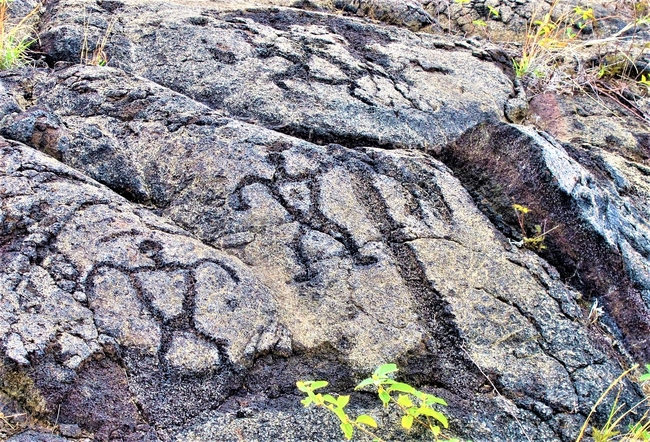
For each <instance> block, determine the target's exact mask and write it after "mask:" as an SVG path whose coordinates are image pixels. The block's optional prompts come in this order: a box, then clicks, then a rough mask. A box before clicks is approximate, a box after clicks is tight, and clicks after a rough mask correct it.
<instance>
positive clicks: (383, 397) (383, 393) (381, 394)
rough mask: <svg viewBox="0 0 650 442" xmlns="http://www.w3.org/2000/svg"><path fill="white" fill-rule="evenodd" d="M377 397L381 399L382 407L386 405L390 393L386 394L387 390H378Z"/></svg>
mask: <svg viewBox="0 0 650 442" xmlns="http://www.w3.org/2000/svg"><path fill="white" fill-rule="evenodd" d="M379 399H381V401H382V402H383V403H384V407H387V406H388V403H389V402H390V394H388V392H387V391H380V392H379Z"/></svg>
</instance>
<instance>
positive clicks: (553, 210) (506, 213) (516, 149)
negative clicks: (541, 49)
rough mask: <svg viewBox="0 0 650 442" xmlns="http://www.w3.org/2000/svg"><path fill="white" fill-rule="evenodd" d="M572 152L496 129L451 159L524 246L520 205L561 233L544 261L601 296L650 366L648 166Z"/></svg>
mask: <svg viewBox="0 0 650 442" xmlns="http://www.w3.org/2000/svg"><path fill="white" fill-rule="evenodd" d="M615 133H616V132H615ZM628 135H630V136H631V134H630V133H628ZM592 139H593V140H594V142H595V143H597V142H598V138H592ZM566 146H567V149H566V150H565V148H564V147H563V146H561V145H559V144H558V143H557V142H555V141H553V140H552V139H550V138H549V137H548V136H546V137H544V136H543V134H538V133H537V132H536V131H534V130H533V129H530V128H525V127H521V126H508V125H497V126H489V125H488V126H479V127H477V128H475V129H473V130H472V131H469V132H468V133H467V134H466V135H464V136H463V137H462V138H461V139H460V140H459V141H458V142H457V143H454V144H452V145H450V146H449V147H448V148H447V150H446V151H445V152H443V158H444V159H445V160H446V161H447V162H448V164H449V165H450V166H451V167H453V168H454V169H455V170H456V171H457V173H458V174H459V176H461V177H462V179H463V180H464V181H465V182H466V185H467V186H468V188H469V189H470V190H471V192H472V193H474V195H475V196H476V197H477V199H479V200H480V201H482V202H483V208H484V210H485V211H486V212H487V213H488V214H489V215H490V217H491V218H492V219H493V220H494V221H495V223H496V224H498V225H499V224H500V225H501V227H502V228H503V229H504V231H506V232H508V234H510V235H513V236H515V237H521V232H517V231H516V230H513V228H512V227H508V226H507V225H505V223H507V222H509V223H510V226H517V224H518V223H517V221H516V219H514V218H515V216H514V210H513V209H512V207H511V204H512V202H513V201H516V202H517V203H518V204H522V205H524V206H527V207H529V208H532V209H533V211H534V212H533V213H531V216H530V217H531V219H530V220H529V223H533V222H536V223H540V222H541V220H544V222H545V223H546V225H547V226H548V227H547V229H550V228H551V226H553V227H554V226H558V227H557V229H556V230H557V231H556V232H553V233H549V235H548V238H547V242H548V247H549V252H547V255H546V256H547V257H548V259H549V260H551V261H552V262H553V263H554V264H555V265H556V266H558V268H559V269H560V270H561V272H562V273H563V276H564V277H565V278H569V279H571V278H573V282H574V284H576V286H577V287H582V288H583V290H584V291H585V292H587V293H589V292H592V293H597V294H600V295H601V296H602V298H600V302H601V303H603V304H604V305H605V307H606V308H607V310H608V311H609V313H610V314H611V315H612V316H613V318H614V320H615V326H616V327H618V328H620V332H621V333H622V334H623V336H624V337H625V338H626V340H627V342H628V346H629V348H630V349H631V350H632V351H633V352H634V353H635V355H636V357H637V358H638V359H640V360H646V359H648V358H650V353H649V352H650V345H649V341H648V339H649V338H648V336H649V334H650V320H649V319H648V318H649V317H650V303H648V296H647V293H648V288H649V285H648V281H649V280H648V274H649V273H648V259H650V225H649V224H648V221H647V220H648V218H647V207H648V205H649V203H650V198H649V195H650V194H648V193H647V189H648V183H649V181H648V179H647V176H644V174H643V173H639V171H640V170H643V168H644V167H646V166H645V165H644V162H645V160H644V159H643V158H636V161H635V159H633V158H630V151H633V150H632V149H629V148H628V149H625V148H623V149H621V150H622V152H616V151H614V152H612V150H613V149H611V148H609V149H607V150H605V149H603V148H598V147H594V148H593V150H592V151H591V152H589V153H588V154H587V153H584V150H585V147H586V146H585V145H583V146H582V147H575V146H573V145H571V144H568V143H567V144H566ZM632 146H633V147H636V146H637V143H636V140H634V142H633V143H632ZM567 150H568V151H567ZM568 152H571V153H572V154H573V156H574V157H575V158H573V157H572V156H571V155H570V154H569V153H568ZM626 156H628V158H625V157H626ZM590 157H591V158H593V159H591V158H590ZM598 158H599V159H598ZM578 160H582V161H583V164H581V163H579V162H578ZM594 163H595V164H594ZM596 165H599V166H600V167H598V166H596ZM594 166H596V167H594ZM625 183H627V187H626V184H625ZM631 183H634V184H631ZM632 188H633V189H634V190H632ZM626 189H627V190H626ZM515 198H516V199H515ZM532 217H535V219H532ZM530 227H531V226H530V224H529V225H528V227H527V228H530ZM517 228H518V227H515V229H517ZM530 232H532V230H530V231H529V233H528V234H529V235H531V233H530ZM590 302H594V300H590Z"/></svg>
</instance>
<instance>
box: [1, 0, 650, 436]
mask: <svg viewBox="0 0 650 442" xmlns="http://www.w3.org/2000/svg"><path fill="white" fill-rule="evenodd" d="M287 6H290V5H286V4H282V3H281V2H280V1H278V2H268V3H265V2H259V3H256V4H254V5H243V6H242V5H238V4H236V3H232V4H218V5H215V4H212V3H210V2H193V1H192V2H187V1H186V2H182V4H181V3H178V4H174V3H153V2H149V1H147V2H142V1H136V0H129V1H107V0H103V1H101V2H91V1H87V0H60V1H59V2H57V3H52V4H49V5H48V6H47V12H46V14H45V15H44V16H43V18H42V25H41V29H42V34H41V42H42V49H43V51H44V52H45V53H46V58H47V61H48V62H49V63H50V64H52V65H53V66H54V65H56V66H57V67H56V68H40V69H24V70H20V71H13V72H9V73H7V74H3V75H2V76H1V77H0V79H1V84H2V88H0V109H2V113H1V114H0V115H1V117H0V135H2V137H4V138H2V139H1V141H0V143H1V144H0V197H1V200H0V232H1V235H2V236H1V237H0V251H1V253H0V260H1V261H0V302H1V303H2V305H3V308H2V310H1V311H0V343H1V345H0V354H1V356H2V359H3V365H2V366H0V380H1V381H2V383H1V384H0V392H2V396H0V399H3V400H6V401H10V402H13V403H14V404H15V406H16V407H20V408H22V409H24V410H25V411H27V412H28V413H29V414H30V415H33V416H34V418H36V419H39V420H42V421H44V422H49V423H53V422H55V421H56V422H57V423H58V424H60V425H61V427H60V433H61V436H42V437H43V440H66V438H67V439H70V440H72V439H74V438H78V437H81V438H88V439H91V440H101V441H104V440H106V441H108V440H124V441H141V440H144V441H170V440H174V441H188V442H189V441H202V440H228V441H230V440H232V441H240V440H260V441H277V440H286V441H291V440H296V441H297V440H313V441H316V440H339V429H338V424H337V423H336V422H335V421H333V420H331V419H329V418H328V417H323V414H324V413H322V410H312V409H303V408H302V406H301V404H300V403H299V396H298V394H297V391H296V390H295V382H296V381H297V380H301V379H316V378H319V379H327V380H329V381H330V382H331V385H332V388H333V389H334V390H333V391H337V392H346V391H350V390H351V389H352V387H353V386H354V385H355V384H356V382H358V381H359V380H360V379H362V378H363V377H365V376H367V374H368V373H369V372H370V371H371V370H372V369H373V368H375V367H376V366H377V365H378V364H381V363H385V362H397V363H398V365H399V366H400V368H401V371H400V377H401V379H404V380H406V381H407V382H410V383H413V384H414V385H417V386H419V387H422V388H423V389H425V390H427V391H431V392H433V393H435V394H437V395H439V396H441V397H443V398H445V399H446V400H447V402H448V403H449V407H448V409H447V410H446V412H447V413H448V414H449V415H450V417H451V428H450V434H455V435H458V436H460V437H463V438H466V439H471V440H474V441H504V440H512V441H520V440H526V439H527V438H532V440H535V441H556V440H562V441H569V440H575V436H576V434H577V432H578V430H579V428H580V425H581V424H582V422H583V421H584V419H585V416H586V415H587V413H588V412H589V410H590V408H591V406H592V405H593V404H594V403H595V401H596V400H597V399H598V397H599V396H600V394H601V393H602V391H603V390H605V388H607V386H609V384H610V383H611V382H612V381H613V380H614V379H615V378H616V377H617V376H618V375H619V374H620V373H621V372H622V368H621V364H623V365H624V364H625V363H627V362H629V361H631V360H632V359H636V360H644V358H645V359H648V358H647V357H648V356H650V354H649V353H648V348H649V347H650V346H649V345H648V342H647V339H648V338H647V336H648V331H649V330H648V329H649V325H648V324H649V322H648V321H649V318H650V315H648V306H649V305H650V295H648V290H650V284H649V283H648V279H649V277H648V262H649V260H650V248H649V247H648V241H649V238H650V234H649V233H648V232H649V231H650V230H649V229H648V225H647V219H648V212H647V208H648V207H650V204H648V203H649V202H648V192H647V189H648V188H650V186H649V185H648V181H647V176H646V175H647V174H645V173H644V170H645V169H647V167H648V165H647V161H648V158H649V157H650V152H648V150H647V148H648V147H647V140H648V139H650V136H649V135H648V133H647V129H643V128H642V127H640V126H639V127H637V126H634V127H635V129H632V131H634V135H630V130H629V129H627V132H626V129H623V128H622V127H621V128H619V129H620V130H619V131H618V132H617V134H619V135H616V136H617V137H622V138H620V139H621V140H622V141H621V143H619V148H618V150H615V151H613V150H612V149H611V148H609V147H608V146H609V145H610V144H611V138H609V139H608V138H607V136H605V138H603V140H604V141H602V142H600V141H598V140H599V138H598V137H597V136H594V137H591V138H590V139H593V140H596V141H593V143H595V145H594V147H593V149H587V148H586V147H585V144H584V143H583V144H580V145H578V143H577V142H576V140H575V139H574V138H572V137H571V135H569V134H570V133H572V132H571V130H570V129H568V128H569V127H570V126H571V125H570V124H568V123H567V122H566V121H562V120H561V119H560V120H558V121H555V122H554V123H553V124H554V125H551V127H552V128H553V130H556V133H554V135H555V136H556V137H558V139H559V140H560V141H562V142H563V143H564V146H562V145H560V144H558V142H556V141H554V140H553V139H552V138H551V137H550V135H545V134H542V135H540V134H539V133H537V132H536V131H534V130H532V129H529V128H525V127H522V126H515V125H508V124H505V123H501V122H500V120H503V119H504V118H505V116H504V115H503V113H504V109H506V103H507V102H508V99H509V98H512V97H515V96H516V95H517V93H515V91H514V90H513V86H512V82H511V81H510V79H508V77H507V76H506V74H504V73H503V72H502V70H501V69H500V67H499V66H498V64H497V63H494V62H493V60H492V58H491V56H490V55H488V53H487V52H486V51H484V50H482V49H481V48H479V47H473V46H472V45H471V44H470V43H467V42H458V41H457V42H454V40H452V39H448V38H445V37H442V36H433V35H430V34H424V33H420V34H415V33H412V32H410V31H408V30H406V29H400V28H395V27H389V26H386V25H382V24H371V23H369V22H367V21H363V20H360V19H357V18H350V17H341V16H337V15H333V14H330V13H328V12H327V10H328V9H327V8H325V7H324V6H322V7H321V6H318V5H317V4H316V6H315V7H310V8H312V9H314V8H315V9H320V10H317V11H313V10H311V11H310V10H305V9H297V8H290V7H287ZM293 6H299V5H293ZM353 6H354V5H353ZM305 7H307V6H305ZM346 7H347V8H348V12H350V13H355V14H357V13H359V14H360V15H364V14H366V15H368V14H371V12H368V11H375V12H372V14H378V12H377V11H382V10H385V11H388V12H386V13H385V14H386V15H385V16H382V17H376V18H382V20H383V21H384V22H389V23H397V24H400V25H404V26H409V27H411V28H413V29H420V28H422V26H419V25H418V26H415V25H409V20H412V18H409V17H411V16H409V15H408V14H407V15H404V14H406V12H405V11H410V13H413V14H416V15H418V14H420V10H419V9H418V8H416V7H413V8H411V7H410V6H409V7H408V8H407V9H400V7H398V5H396V4H394V3H392V2H389V1H386V2H379V1H377V2H368V3H363V2H360V3H359V4H358V5H356V6H355V7H356V8H357V9H356V10H354V9H353V8H351V7H350V6H345V5H343V6H341V5H338V6H336V5H335V8H341V9H345V8H346ZM364 8H366V9H364ZM372 8H374V9H372ZM382 8H383V9H382ZM363 11H366V12H363ZM414 11H415V12H414ZM424 16H426V14H425V15H424ZM424 16H423V17H424ZM391 17H392V18H391ZM393 19H394V21H391V20H393ZM85 23H87V25H86V24H85ZM109 28H110V29H112V32H111V36H110V39H109V41H110V44H109V45H108V46H107V48H106V51H107V53H108V54H109V56H110V65H111V66H112V67H97V66H79V65H71V63H70V62H73V63H74V62H78V61H79V59H78V57H79V54H80V51H81V47H82V44H83V40H84V32H87V35H86V40H87V41H88V42H90V45H91V47H90V51H91V52H92V51H93V50H94V49H95V48H94V46H93V45H94V42H95V41H97V38H99V37H101V36H102V35H103V34H104V33H105V32H106V30H107V29H109ZM84 29H87V30H86V31H84ZM539 109H540V108H539V106H537V107H536V106H535V103H532V104H531V112H532V114H533V115H541V116H543V112H541V111H540V110H539ZM535 112H537V113H538V114H535ZM540 121H541V123H539V122H538V123H539V124H540V125H541V124H542V123H544V122H546V123H548V124H550V123H549V122H548V119H546V120H544V118H542V117H540ZM581 124H583V127H586V128H591V127H594V126H595V125H596V124H597V122H596V121H587V120H585V121H583V122H582V123H581ZM549 130H550V129H549ZM562 130H564V132H562ZM625 134H627V135H625ZM609 135H611V134H609ZM612 136H613V135H612ZM617 139H618V138H617ZM608 140H609V141H608ZM635 141H636V144H635ZM644 143H645V144H644ZM586 151H588V152H586ZM596 156H598V157H600V158H603V162H601V163H596V162H595V160H594V158H595V157H596ZM586 159H588V160H589V161H587V160H586ZM594 164H597V165H598V167H597V168H596V169H598V170H603V168H605V169H604V170H606V171H607V174H605V173H603V172H602V171H601V172H598V171H597V170H596V169H594V168H593V167H592V165H594ZM644 168H645V169H644ZM452 170H453V171H452ZM454 173H455V174H456V176H454ZM465 188H467V190H466V189H465ZM468 190H469V192H468ZM513 202H517V203H520V204H524V205H527V206H530V207H531V208H533V209H534V210H535V213H536V216H538V217H539V218H540V219H542V218H545V219H547V222H548V225H549V226H552V225H553V226H554V225H561V228H559V229H558V230H559V232H557V233H554V234H549V235H548V239H547V246H548V249H547V250H546V251H542V252H540V254H539V255H540V256H538V255H537V254H536V253H534V252H533V251H531V250H528V249H525V248H521V249H520V248H518V247H516V246H514V245H513V244H514V243H515V242H516V241H518V240H521V239H522V235H521V232H518V231H517V228H518V227H517V220H516V218H515V217H514V212H513V211H512V207H511V205H512V203H513ZM479 209H480V210H479ZM481 210H482V211H483V212H484V213H482V212H481ZM529 221H530V223H532V222H534V221H535V220H534V219H530V220H529ZM529 227H530V226H529ZM549 263H550V264H549ZM554 266H555V267H554ZM595 299H598V300H600V302H601V303H602V304H603V305H604V306H605V312H604V313H605V316H604V317H603V318H600V320H599V318H598V317H596V318H593V317H588V314H589V311H588V308H589V307H590V305H591V303H592V301H593V300H595ZM630 306H634V308H632V309H630V308H629V307H630ZM628 352H629V353H630V354H631V355H630V354H628ZM15 385H19V386H20V388H17V387H15ZM629 387H630V388H629V389H628V390H627V393H626V394H627V397H625V398H624V399H625V400H627V401H628V402H631V401H634V400H635V398H636V397H638V394H639V392H637V391H635V390H634V388H633V387H632V386H629ZM494 388H496V389H497V390H498V394H496V392H495V391H494ZM353 402H354V403H355V405H354V407H357V408H355V410H356V411H358V412H359V413H360V412H362V411H363V412H368V413H370V414H373V415H375V416H377V417H378V418H380V419H381V420H382V422H386V424H387V425H388V426H390V425H389V424H388V422H390V421H391V420H394V419H395V418H396V417H395V416H393V415H391V414H390V413H387V412H384V411H383V410H382V409H381V407H377V406H376V405H374V402H373V401H372V399H371V397H370V396H369V395H368V394H367V393H362V392H357V393H354V394H353ZM605 408H606V407H605ZM605 408H603V409H602V410H601V412H604V413H606V412H607V411H608V410H606V409H605ZM387 425H384V426H387ZM33 434H34V433H23V434H22V435H18V436H14V438H13V439H10V440H13V441H14V442H17V441H22V440H25V439H24V438H25V437H32V436H33ZM30 435H32V436H30ZM389 436H390V437H391V438H392V439H395V440H412V439H414V438H419V437H420V436H421V435H418V434H407V433H403V432H401V431H399V430H393V431H392V434H389ZM33 437H41V436H33ZM48 438H49V439H48ZM33 440H34V439H33Z"/></svg>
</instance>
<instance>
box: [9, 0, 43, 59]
mask: <svg viewBox="0 0 650 442" xmlns="http://www.w3.org/2000/svg"><path fill="white" fill-rule="evenodd" d="M10 2H11V0H0V69H11V68H14V67H17V66H21V65H23V64H25V63H26V62H27V60H28V58H27V50H28V49H29V47H30V46H31V45H32V43H34V42H35V41H36V40H34V39H33V38H32V37H31V36H32V35H33V34H34V32H33V31H34V30H33V28H32V26H31V25H30V21H31V19H32V18H33V17H34V16H35V15H36V14H37V13H38V11H39V10H40V5H37V6H36V7H35V8H34V9H32V11H31V12H30V13H29V14H27V15H26V16H25V17H23V18H22V19H21V20H20V21H18V23H15V24H12V23H11V22H10V17H9V3H10Z"/></svg>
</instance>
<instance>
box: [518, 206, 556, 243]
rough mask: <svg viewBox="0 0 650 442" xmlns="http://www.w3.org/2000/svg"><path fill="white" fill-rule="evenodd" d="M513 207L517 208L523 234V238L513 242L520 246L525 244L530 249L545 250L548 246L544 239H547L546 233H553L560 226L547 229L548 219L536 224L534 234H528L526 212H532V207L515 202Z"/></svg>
mask: <svg viewBox="0 0 650 442" xmlns="http://www.w3.org/2000/svg"><path fill="white" fill-rule="evenodd" d="M512 208H513V209H515V214H516V215H517V222H518V223H519V228H520V229H521V235H522V236H523V239H522V240H521V241H520V242H519V243H515V242H513V244H515V245H517V246H518V247H521V246H524V245H525V246H526V247H528V248H530V249H533V250H538V251H540V250H544V249H545V248H546V246H545V245H544V240H545V239H546V235H548V234H549V233H551V232H552V231H553V230H555V229H557V228H558V227H559V226H555V227H553V228H552V229H549V230H546V221H544V223H543V224H535V227H534V229H535V233H534V235H533V236H528V233H527V231H526V223H525V217H526V214H527V213H528V212H530V209H529V208H528V207H524V206H522V205H520V204H513V205H512Z"/></svg>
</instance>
